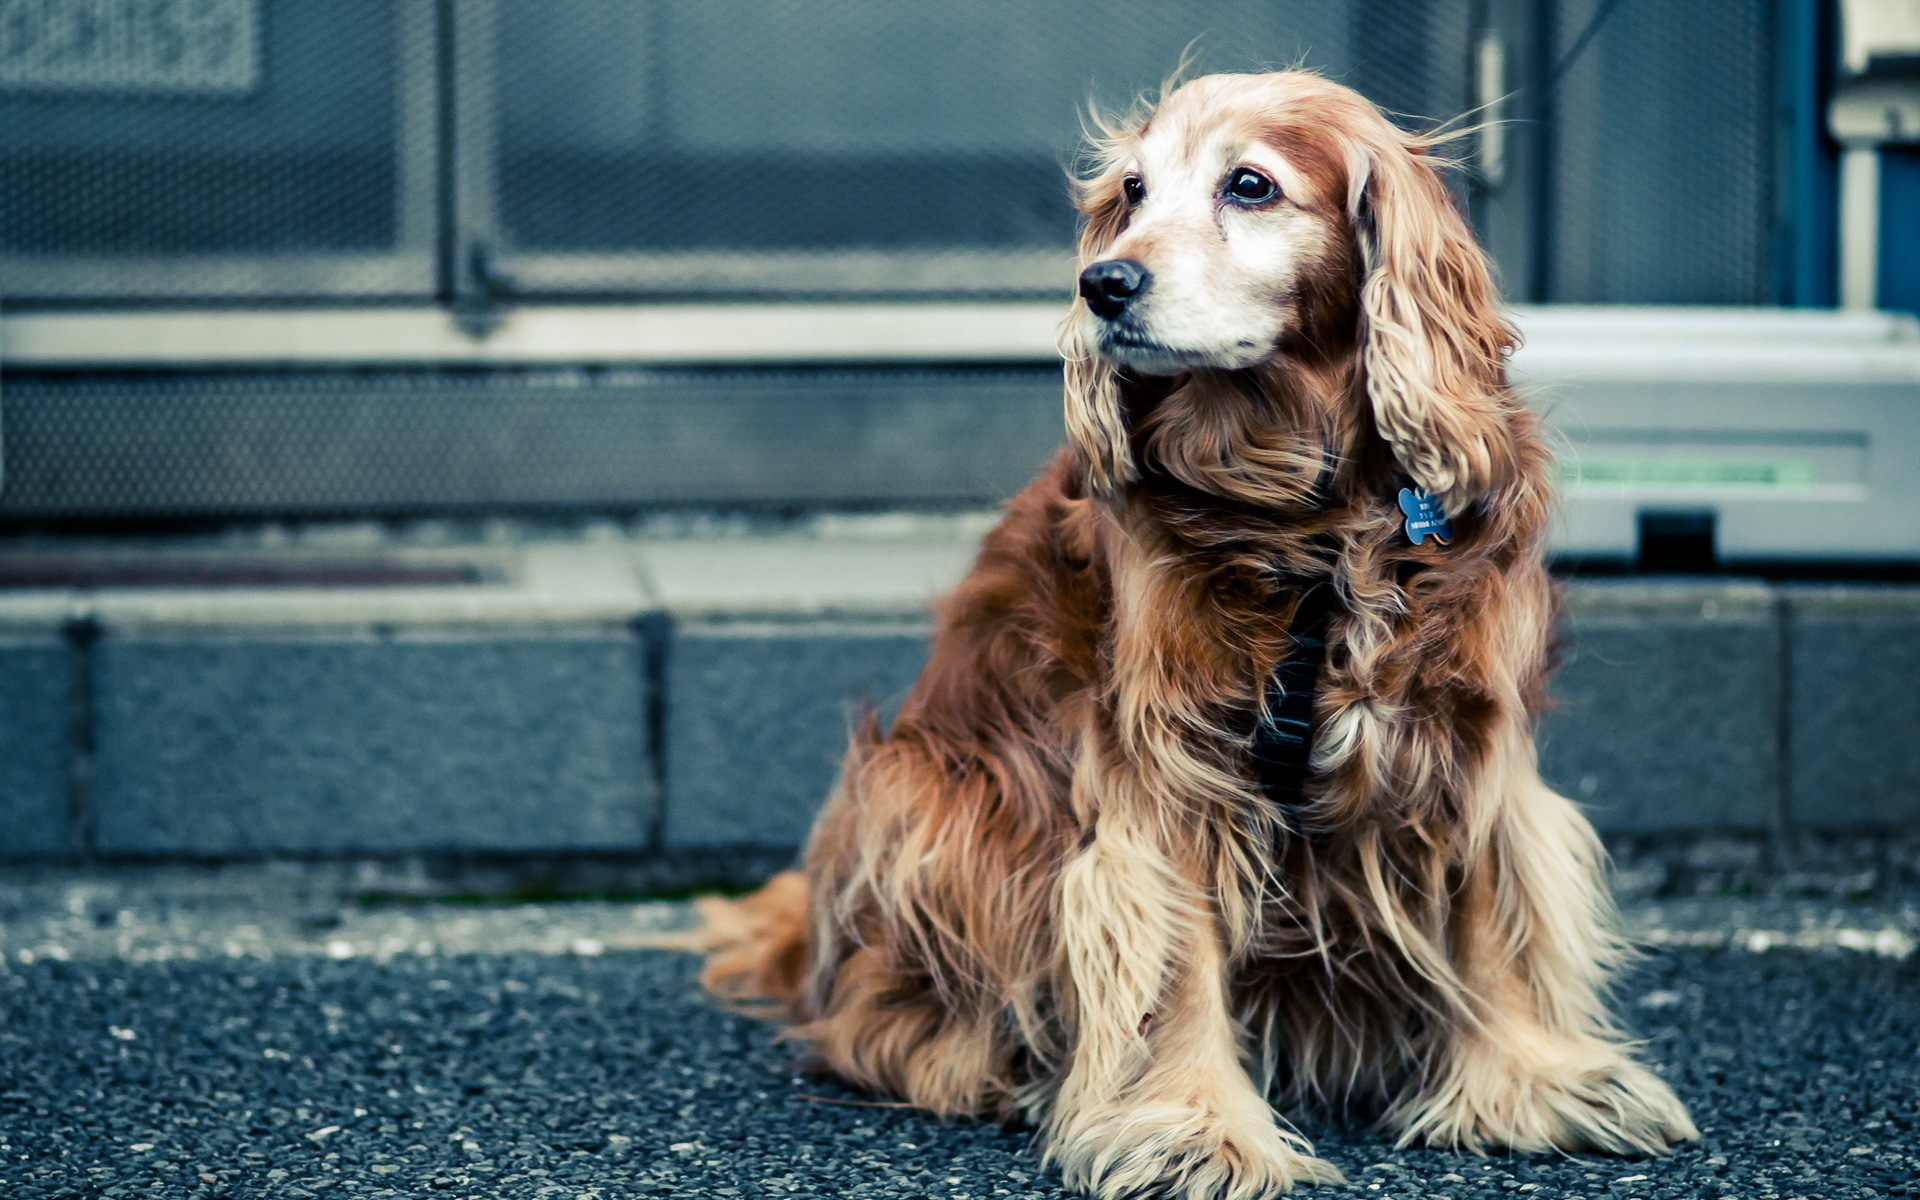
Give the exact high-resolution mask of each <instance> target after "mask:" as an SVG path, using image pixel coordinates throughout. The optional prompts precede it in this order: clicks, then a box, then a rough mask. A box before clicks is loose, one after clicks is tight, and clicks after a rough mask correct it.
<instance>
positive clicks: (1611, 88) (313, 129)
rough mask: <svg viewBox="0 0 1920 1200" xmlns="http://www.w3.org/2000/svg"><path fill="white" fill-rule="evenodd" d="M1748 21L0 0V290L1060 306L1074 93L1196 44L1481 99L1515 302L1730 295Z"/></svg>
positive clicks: (1718, 7)
mask: <svg viewBox="0 0 1920 1200" xmlns="http://www.w3.org/2000/svg"><path fill="white" fill-rule="evenodd" d="M1773 7H1774V0H1687V3H1685V4H1670V3H1666V2H1665V0H1537V2H1536V0H1525V2H1517V0H1156V2H1154V3H1144V2H1142V0H973V2H971V3H968V4H935V3H921V2H911V0H833V2H831V3H818V2H807V0H442V2H440V3H436V2H435V0H388V2H385V3H378V2H376V0H354V2H352V3H348V2H345V0H0V300H5V301H9V302H14V303H19V302H53V303H59V302H68V301H75V300H112V301H151V300H169V299H171V300H178V299H182V298H195V297H199V298H216V297H218V298H268V299H276V300H309V299H314V298H328V297H333V298H356V299H357V298H395V297H401V298H405V297H413V298H428V297H432V296H436V295H438V296H443V297H444V296H448V295H454V294H461V293H466V294H478V295H483V296H485V295H493V296H509V295H523V296H543V295H545V296H550V295H572V296H583V295H585V296H609V297H619V296H631V295H639V294H653V295H659V294H689V293H693V294H714V293H730V294H765V293H777V294H793V293H825V294H835V293H845V292H849V291H853V292H862V293H867V294H890V293H912V294H927V293H949V294H980V293H988V294H993V293H1025V294H1032V293H1038V292H1045V293H1050V294H1058V293H1059V292H1060V291H1061V290H1062V288H1063V282H1062V281H1063V279H1064V278H1065V276H1064V275H1063V262H1064V255H1065V252H1066V250H1067V248H1068V246H1069V244H1070V238H1071V228H1072V213H1071V210H1070V207H1069V205H1068V201H1067V191H1066V187H1065V184H1064V169H1065V167H1066V166H1067V165H1068V163H1069V162H1070V160H1071V157H1072V155H1073V152H1074V149H1075V146H1076V143H1077V142H1078V139H1079V113H1080V111H1081V110H1082V109H1083V108H1084V106H1085V104H1086V103H1087V102H1088V101H1089V100H1093V101H1095V102H1096V103H1100V104H1103V105H1107V106H1118V105H1123V104H1124V103H1125V102H1126V101H1127V100H1128V99H1129V98H1131V97H1132V96H1134V95H1136V94H1137V93H1139V92H1141V91H1143V90H1146V89H1149V88H1151V87H1152V86H1153V85H1154V84H1155V83H1156V82H1157V81H1158V80H1159V79H1160V78H1161V77H1163V76H1164V75H1165V74H1166V73H1167V72H1168V71H1169V70H1170V69H1171V68H1172V67H1173V65H1174V64H1175V63H1176V62H1177V61H1178V60H1179V59H1180V57H1181V54H1182V52H1183V50H1185V49H1186V48H1187V47H1188V45H1189V44H1190V43H1193V44H1194V46H1195V53H1196V54H1197V56H1198V60H1199V62H1200V64H1201V65H1202V67H1204V68H1206V69H1219V70H1255V69H1260V68H1263V67H1274V66H1283V65H1289V64H1294V63H1303V64H1306V65H1308V66H1312V67H1316V68H1318V69H1321V70H1324V71H1326V72H1328V73H1329V74H1331V75H1333V76H1335V77H1336V78H1340V79H1344V80H1346V81H1348V82H1351V83H1353V84H1354V85H1356V86H1358V87H1359V88H1361V89H1362V90H1363V91H1365V92H1367V93H1368V94H1369V95H1371V96H1373V97H1374V98H1375V99H1377V100H1379V101H1380V102H1381V103H1382V104H1384V105H1386V106H1387V107H1389V108H1390V109H1392V110H1395V111H1396V112H1399V113H1403V114H1408V117H1409V119H1412V120H1427V119H1433V120H1444V119H1448V118H1451V117H1455V116H1457V115H1458V114H1459V113H1461V112H1462V111H1463V110H1465V109H1467V108H1468V107H1470V106H1472V105H1473V104H1474V103H1475V102H1476V98H1480V99H1484V98H1491V97H1494V96H1497V95H1500V94H1502V93H1512V95H1511V97H1510V100H1509V102H1508V103H1507V106H1506V107H1505V108H1503V109H1501V110H1500V111H1501V113H1502V114H1503V115H1504V116H1506V117H1508V118H1510V119H1512V120H1513V122H1514V123H1513V125H1512V129H1513V130H1514V133H1513V136H1512V138H1511V139H1510V140H1511V142H1512V144H1513V145H1514V146H1515V147H1516V151H1515V152H1516V153H1520V152H1522V151H1525V152H1528V153H1535V152H1537V154H1538V155H1539V157H1540V159H1541V163H1542V165H1541V167H1540V168H1539V172H1538V173H1539V175H1540V179H1541V186H1537V187H1531V188H1527V189H1526V194H1525V195H1524V196H1523V197H1520V202H1519V203H1517V204H1514V205H1509V206H1507V208H1505V209H1501V208H1500V207H1499V206H1491V207H1490V206H1485V205H1483V206H1480V209H1479V210H1477V211H1480V212H1481V213H1482V219H1483V223H1484V222H1485V221H1488V220H1494V219H1495V218H1494V217H1493V216H1489V215H1488V214H1498V213H1511V214H1512V215H1510V216H1500V217H1498V219H1499V220H1509V221H1528V222H1533V223H1536V224H1537V225H1538V229H1537V230H1536V231H1535V233H1534V234H1531V235H1529V237H1530V242H1531V243H1532V244H1533V245H1534V246H1535V248H1536V250H1537V257H1538V258H1539V260H1540V264H1539V265H1538V266H1537V267H1533V268H1530V269H1529V270H1528V271H1526V272H1524V273H1520V272H1515V271H1510V272H1509V275H1510V278H1513V281H1514V282H1515V283H1516V291H1518V292H1520V293H1522V294H1523V297H1524V298H1533V299H1560V300H1599V301H1653V302H1664V301H1692V302H1711V303H1722V302H1752V301H1762V300H1765V299H1766V298H1767V296H1768V292H1767V288H1768V283H1767V281H1768V278H1769V261H1768V256H1769V253H1770V250H1769V236H1770V227H1769V226H1770V221H1771V213H1772V211H1773V199H1772V197H1773V189H1774V186H1775V180H1774V178H1773V172H1772V170H1771V163H1772V158H1773V144H1774V143H1773V139H1774V124H1775V114H1774V113H1773V111H1772V110H1773V105H1772V102H1771V96H1772V94H1773V91H1772V89H1773V80H1772V76H1771V70H1772V68H1771V65H1770V64H1771V61H1772V60H1771V58H1770V47H1771V45H1772V37H1773V30H1772V24H1771V22H1772V17H1771V15H1770V14H1771V12H1772V9H1773ZM1596 18H1597V20H1596ZM1196 39H1197V41H1196ZM1490 39H1491V40H1493V41H1495V42H1498V43H1500V45H1501V49H1502V57H1501V58H1500V59H1499V60H1498V61H1497V62H1496V63H1495V64H1494V65H1493V66H1490V65H1489V63H1490V61H1491V60H1488V59H1487V58H1486V57H1485V47H1486V44H1487V42H1488V41H1489V40H1490ZM1576 42H1577V43H1578V46H1577V48H1576V46H1575V45H1574V43H1576ZM1562 63H1564V65H1565V67H1566V69H1565V70H1564V72H1563V73H1562V77H1560V78H1557V79H1555V80H1553V81H1552V82H1551V86H1550V87H1548V86H1546V82H1545V80H1546V76H1547V74H1549V73H1550V71H1551V68H1552V66H1553V65H1555V64H1562ZM1502 64H1504V65H1502ZM1488 70H1495V71H1496V76H1495V77H1493V78H1485V77H1484V76H1485V75H1486V72H1487V71H1488ZM1476 71H1478V72H1479V73H1480V74H1481V75H1482V76H1483V78H1479V79H1476V78H1475V73H1476ZM1536 127H1537V128H1538V129H1539V130H1541V131H1542V132H1541V134H1540V136H1535V134H1534V130H1535V129H1536ZM1517 178H1518V176H1516V179H1517ZM1477 186H1478V187H1480V188H1481V189H1482V190H1483V191H1484V190H1488V189H1491V188H1493V187H1495V186H1496V181H1495V180H1492V179H1490V178H1487V177H1484V176H1483V177H1482V178H1481V179H1480V181H1479V183H1478V185H1477ZM1511 186H1514V187H1521V186H1523V185H1521V184H1519V183H1514V184H1512V185H1511ZM1497 233H1498V231H1497V230H1494V231H1490V235H1497ZM1493 240H1494V241H1495V242H1496V243H1497V242H1498V241H1499V238H1498V237H1497V236H1493ZM1522 274H1524V276H1525V278H1519V277H1518V276H1520V275H1522ZM1528 280H1531V281H1532V282H1528ZM1529 292H1530V293H1531V294H1530V295H1526V293H1529Z"/></svg>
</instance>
